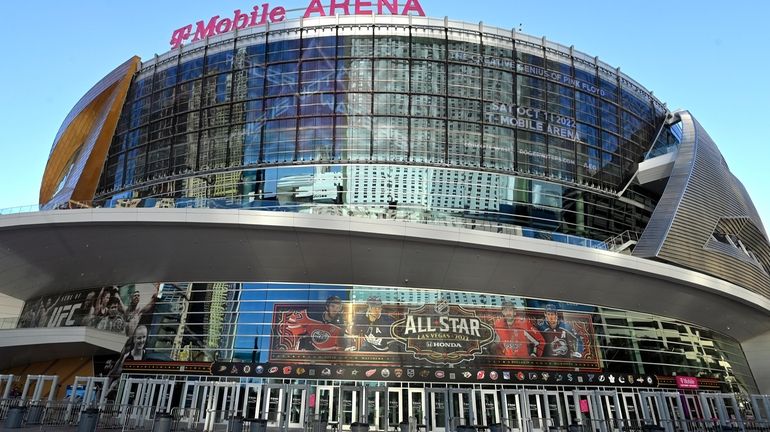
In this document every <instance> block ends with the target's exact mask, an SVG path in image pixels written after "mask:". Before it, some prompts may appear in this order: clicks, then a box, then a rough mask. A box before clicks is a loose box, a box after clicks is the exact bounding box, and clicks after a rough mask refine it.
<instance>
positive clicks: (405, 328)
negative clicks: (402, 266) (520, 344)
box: [390, 300, 494, 365]
mask: <svg viewBox="0 0 770 432" xmlns="http://www.w3.org/2000/svg"><path fill="white" fill-rule="evenodd" d="M390 332H391V334H392V335H393V337H394V338H395V339H396V340H397V341H399V342H401V343H402V344H403V345H404V350H405V351H406V352H411V353H412V354H413V356H414V358H415V359H419V360H426V361H428V362H431V363H434V364H445V365H456V364H458V363H462V362H464V361H469V360H473V359H474V358H475V357H476V355H477V354H479V353H481V350H482V348H484V347H485V346H486V345H488V344H490V343H491V342H492V341H493V340H494V330H493V329H492V327H490V326H489V324H487V323H485V322H484V321H483V320H482V319H481V318H479V317H478V316H477V315H476V313H475V312H474V311H470V310H467V309H465V308H463V307H461V306H458V305H452V304H449V303H448V302H447V301H446V300H440V301H439V302H437V303H436V304H426V305H422V306H421V307H419V308H417V309H410V310H409V311H408V312H407V313H405V314H404V316H403V318H401V319H400V320H398V321H396V322H394V323H393V325H392V326H391V328H390Z"/></svg>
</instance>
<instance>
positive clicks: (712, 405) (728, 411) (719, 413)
mask: <svg viewBox="0 0 770 432" xmlns="http://www.w3.org/2000/svg"><path fill="white" fill-rule="evenodd" d="M700 400H701V406H702V408H703V414H704V415H705V417H706V418H707V419H719V423H720V425H721V426H723V427H725V426H727V427H736V426H738V425H742V424H743V417H742V416H741V410H740V408H739V406H738V401H737V400H736V399H735V395H733V394H731V393H701V394H700Z"/></svg>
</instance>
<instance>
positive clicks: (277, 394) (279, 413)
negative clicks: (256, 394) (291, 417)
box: [261, 384, 286, 429]
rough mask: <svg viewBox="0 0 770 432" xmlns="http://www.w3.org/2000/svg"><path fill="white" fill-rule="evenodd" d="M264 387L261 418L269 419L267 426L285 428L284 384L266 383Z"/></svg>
mask: <svg viewBox="0 0 770 432" xmlns="http://www.w3.org/2000/svg"><path fill="white" fill-rule="evenodd" d="M263 388H264V390H263V395H264V396H263V399H262V413H261V414H262V416H261V418H262V419H264V420H267V427H269V428H278V429H283V424H284V422H285V420H286V419H285V417H284V404H285V401H284V400H285V398H286V388H285V386H284V385H283V384H265V385H264V386H263Z"/></svg>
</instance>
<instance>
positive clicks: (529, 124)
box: [484, 102, 579, 139]
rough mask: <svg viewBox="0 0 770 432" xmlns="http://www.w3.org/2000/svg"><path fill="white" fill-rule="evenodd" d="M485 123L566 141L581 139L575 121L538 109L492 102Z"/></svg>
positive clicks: (485, 115) (488, 107)
mask: <svg viewBox="0 0 770 432" xmlns="http://www.w3.org/2000/svg"><path fill="white" fill-rule="evenodd" d="M484 121H485V122H487V123H492V124H498V125H501V126H507V127H515V128H519V129H525V130H531V131H535V132H544V133H548V134H550V135H554V136H558V137H560V138H565V139H579V137H578V135H577V132H576V131H575V128H576V127H577V123H576V122H575V119H573V118H571V117H565V116H562V115H558V114H553V113H549V112H546V111H544V110H541V109H538V108H532V107H527V106H521V105H508V104H504V103H498V102H490V103H489V104H488V105H487V106H486V109H485V111H484Z"/></svg>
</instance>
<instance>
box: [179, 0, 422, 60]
mask: <svg viewBox="0 0 770 432" xmlns="http://www.w3.org/2000/svg"><path fill="white" fill-rule="evenodd" d="M373 14H377V15H418V16H425V12H424V11H423V10H422V6H421V5H420V2H419V0H401V1H399V0H330V2H329V5H328V6H325V5H323V4H321V0H311V1H310V5H308V7H307V8H306V9H305V13H304V15H302V17H303V18H312V17H324V16H335V15H373ZM285 19H286V8H284V7H283V6H276V7H271V6H270V3H263V4H262V5H256V6H254V7H253V8H252V9H251V10H246V11H241V10H240V9H236V10H235V11H233V15H232V18H230V17H229V16H228V17H224V18H223V17H220V16H219V15H215V16H213V17H211V18H209V19H208V21H205V20H201V21H198V22H197V23H195V24H194V25H193V24H188V25H186V26H184V27H181V28H178V29H176V30H174V33H173V34H172V35H171V41H170V42H169V43H170V44H171V47H172V48H179V47H180V46H181V45H182V44H184V43H185V42H186V41H188V40H189V39H190V38H192V42H196V41H199V40H201V39H206V38H207V37H211V36H216V35H220V34H223V33H227V32H230V31H233V30H243V29H246V28H249V27H255V26H262V25H265V24H267V23H278V22H281V21H283V20H285Z"/></svg>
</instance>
